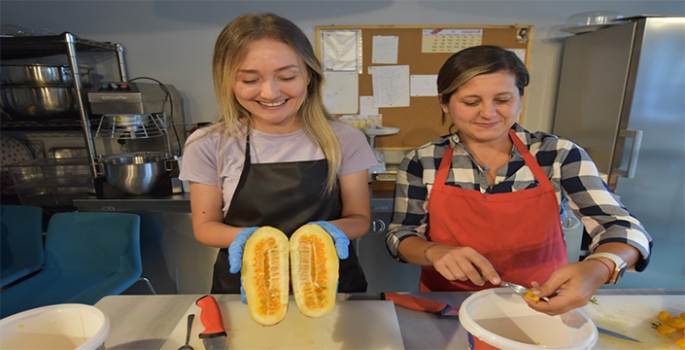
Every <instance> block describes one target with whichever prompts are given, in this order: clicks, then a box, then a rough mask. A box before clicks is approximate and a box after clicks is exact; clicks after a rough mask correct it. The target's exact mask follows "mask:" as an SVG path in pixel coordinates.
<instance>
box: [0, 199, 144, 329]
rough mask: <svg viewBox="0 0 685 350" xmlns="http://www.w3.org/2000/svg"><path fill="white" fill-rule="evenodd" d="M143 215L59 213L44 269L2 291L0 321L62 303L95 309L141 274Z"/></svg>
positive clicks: (50, 230)
mask: <svg viewBox="0 0 685 350" xmlns="http://www.w3.org/2000/svg"><path fill="white" fill-rule="evenodd" d="M142 270H143V268H142V262H141V257H140V217H139V216H138V215H136V214H129V213H100V212H75V213H57V214H54V215H53V216H52V218H51V219H50V222H49V223H48V229H47V234H46V237H45V268H44V269H43V270H42V271H41V272H39V273H38V274H36V275H35V276H32V277H29V278H28V279H26V280H24V281H21V282H19V283H17V284H15V285H13V286H11V287H10V288H7V289H6V290H4V291H2V292H0V317H6V316H10V315H13V314H15V313H18V312H21V311H25V310H29V309H32V308H36V307H40V306H45V305H53V304H59V303H82V304H89V305H94V304H95V303H96V302H97V301H98V300H100V299H101V298H103V297H105V296H108V295H116V294H121V292H123V291H124V290H126V289H127V288H128V287H130V286H131V285H133V284H134V283H135V282H136V281H137V280H138V279H139V278H140V276H141V273H142Z"/></svg>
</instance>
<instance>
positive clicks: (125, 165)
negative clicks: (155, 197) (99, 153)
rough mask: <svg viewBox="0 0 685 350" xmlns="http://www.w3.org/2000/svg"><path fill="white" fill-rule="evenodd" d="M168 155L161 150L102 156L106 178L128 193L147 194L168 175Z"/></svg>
mask: <svg viewBox="0 0 685 350" xmlns="http://www.w3.org/2000/svg"><path fill="white" fill-rule="evenodd" d="M166 161H167V155H166V154H165V153H161V152H136V153H122V154H115V155H110V156H105V157H102V159H101V162H102V164H103V166H104V171H105V178H107V183H108V184H109V185H110V186H112V187H113V188H115V189H117V190H119V191H121V192H123V193H127V194H147V193H150V192H152V191H154V190H155V189H157V186H158V185H159V184H160V183H161V181H162V179H163V178H164V177H165V176H166V175H167V169H166Z"/></svg>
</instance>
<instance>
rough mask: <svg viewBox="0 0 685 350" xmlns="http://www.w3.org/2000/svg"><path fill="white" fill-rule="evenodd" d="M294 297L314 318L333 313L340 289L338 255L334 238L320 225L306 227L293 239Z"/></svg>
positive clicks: (299, 307)
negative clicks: (338, 289)
mask: <svg viewBox="0 0 685 350" xmlns="http://www.w3.org/2000/svg"><path fill="white" fill-rule="evenodd" d="M290 264H291V265H290V272H291V282H292V286H293V296H294V297H295V302H296V303H297V307H298V309H299V310H300V312H301V313H302V314H303V315H305V316H307V317H311V318H318V317H322V316H325V315H326V314H328V313H329V312H331V311H332V310H333V307H334V306H335V298H336V292H337V287H338V254H337V252H336V251H335V244H334V243H333V239H332V238H331V236H330V235H329V234H328V232H326V231H325V230H324V229H322V228H321V227H320V226H318V225H313V224H310V225H304V226H302V227H300V228H299V229H297V231H295V233H293V235H292V237H290Z"/></svg>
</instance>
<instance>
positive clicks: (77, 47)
mask: <svg viewBox="0 0 685 350" xmlns="http://www.w3.org/2000/svg"><path fill="white" fill-rule="evenodd" d="M84 52H96V53H99V52H101V53H114V54H115V55H116V58H117V64H118V69H119V75H120V78H121V80H120V81H122V82H126V81H128V79H127V76H126V66H125V64H124V49H123V46H122V45H121V44H113V43H110V42H98V41H93V40H88V39H84V38H80V37H78V36H75V35H73V34H72V33H69V32H64V33H62V34H59V35H46V36H24V37H0V57H1V58H2V60H27V59H36V58H40V57H48V56H55V55H64V56H65V57H66V59H67V60H68V62H69V67H70V68H71V71H72V72H78V67H79V64H78V57H77V55H78V54H79V53H84ZM76 78H77V79H76ZM73 84H74V90H75V97H76V98H77V103H78V104H79V109H78V110H79V115H78V117H79V118H77V119H74V120H64V119H62V120H51V119H45V120H40V121H38V120H33V121H31V120H21V121H19V120H9V121H5V120H3V121H2V122H1V124H2V127H3V128H5V127H8V128H11V129H12V130H20V129H23V130H33V129H38V130H43V131H47V130H51V129H52V130H55V129H57V130H59V129H61V130H74V129H79V128H80V129H81V130H82V131H83V135H84V137H85V138H86V144H87V145H86V146H87V149H88V153H89V159H90V163H91V164H90V166H91V168H92V173H93V174H96V175H97V174H99V167H98V165H97V163H96V157H97V155H96V152H95V144H94V141H93V134H92V130H91V128H92V125H93V123H92V121H91V119H92V118H91V115H90V112H89V108H87V107H88V106H85V105H84V104H86V103H87V102H86V93H85V87H84V86H83V83H82V82H81V79H80V76H78V75H75V79H74V80H73ZM10 119H11V118H10ZM89 125H90V127H89ZM96 125H97V124H96Z"/></svg>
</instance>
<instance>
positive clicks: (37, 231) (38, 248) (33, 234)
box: [0, 205, 44, 288]
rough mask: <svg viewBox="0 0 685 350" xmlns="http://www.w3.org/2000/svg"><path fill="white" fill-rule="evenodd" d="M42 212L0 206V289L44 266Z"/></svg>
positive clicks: (38, 209)
mask: <svg viewBox="0 0 685 350" xmlns="http://www.w3.org/2000/svg"><path fill="white" fill-rule="evenodd" d="M43 255H44V253H43V209H42V208H40V207H36V206H30V205H2V206H0V288H5V287H6V286H8V285H9V284H11V283H13V282H15V281H17V280H19V279H21V278H24V277H26V276H28V275H30V274H32V273H34V272H36V271H38V270H40V269H41V268H42V267H43Z"/></svg>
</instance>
